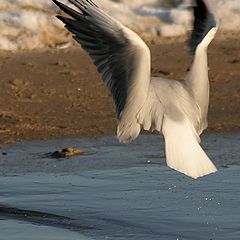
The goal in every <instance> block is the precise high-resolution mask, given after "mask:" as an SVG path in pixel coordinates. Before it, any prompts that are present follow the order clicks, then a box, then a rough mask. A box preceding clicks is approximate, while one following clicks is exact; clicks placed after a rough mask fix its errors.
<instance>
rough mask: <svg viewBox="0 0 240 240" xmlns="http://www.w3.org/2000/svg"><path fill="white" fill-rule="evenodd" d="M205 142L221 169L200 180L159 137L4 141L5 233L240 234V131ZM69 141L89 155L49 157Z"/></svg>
mask: <svg viewBox="0 0 240 240" xmlns="http://www.w3.org/2000/svg"><path fill="white" fill-rule="evenodd" d="M203 142H204V148H205V149H206V151H207V152H208V153H209V155H210V157H211V158H212V159H213V160H214V162H215V163H216V164H217V166H218V168H219V172H218V173H216V174H212V175H210V176H207V177H204V178H201V179H198V180H193V179H190V178H188V177H186V176H184V175H182V174H179V173H177V172H175V171H173V170H170V169H169V168H167V167H166V166H164V161H163V158H164V153H163V142H162V138H160V137H159V136H141V137H140V138H139V139H138V140H137V141H136V142H135V143H133V144H130V145H127V146H124V145H121V144H119V143H117V141H116V139H115V138H112V137H107V138H97V139H80V140H58V141H45V142H26V143H20V144H16V145H13V146H7V147H4V148H2V149H1V151H2V152H4V153H5V154H4V155H0V171H1V176H0V183H1V188H0V216H1V220H0V221H1V222H0V238H1V240H16V239H18V240H25V239H31V240H35V239H36V240H38V239H51V240H53V239H69V240H71V239H76V240H82V239H83V240H85V239H87V238H85V237H83V236H86V237H88V238H89V239H96V240H103V239H111V240H131V239H133V240H134V239H139V240H146V239H151V240H161V239H163V240H165V239H169V240H176V239H179V240H180V239H196V240H202V239H215V240H225V239H231V240H238V239H239V235H240V228H239V227H240V226H239V222H240V209H239V198H240V192H239V184H240V177H239V171H240V166H239V165H240V155H239V142H240V135H239V134H207V135H204V138H203ZM65 146H73V147H77V148H82V149H83V150H84V151H85V155H82V156H81V155H80V156H75V157H73V158H71V159H49V158H44V157H43V156H44V153H46V152H49V151H55V150H56V149H60V148H62V147H65ZM149 161H150V162H149ZM160 162H161V164H159V163H160ZM30 236H32V237H31V238H30Z"/></svg>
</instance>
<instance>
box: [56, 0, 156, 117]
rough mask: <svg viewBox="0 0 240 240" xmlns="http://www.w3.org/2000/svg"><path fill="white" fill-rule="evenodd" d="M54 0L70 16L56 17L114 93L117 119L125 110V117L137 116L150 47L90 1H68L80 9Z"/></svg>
mask: <svg viewBox="0 0 240 240" xmlns="http://www.w3.org/2000/svg"><path fill="white" fill-rule="evenodd" d="M53 2H54V3H55V4H56V5H57V6H58V7H59V8H60V9H61V10H63V11H64V12H65V13H66V14H68V15H69V16H70V17H71V18H69V17H63V16H57V17H58V18H59V19H60V20H61V21H62V22H63V23H64V24H65V27H66V28H67V29H68V30H69V31H70V32H72V33H73V34H74V36H73V38H74V39H75V40H76V41H77V42H78V43H79V44H80V45H81V46H82V48H83V49H84V50H86V51H87V52H88V54H89V55H90V57H91V58H92V60H93V62H94V64H95V65H96V67H97V70H98V72H99V73H100V74H101V76H102V79H103V81H104V82H105V83H106V85H107V88H108V89H109V91H110V92H111V94H112V96H113V99H114V101H115V105H116V111H117V117H118V119H120V116H122V115H124V114H123V112H124V111H125V112H126V114H125V115H126V116H131V117H134V116H136V115H137V113H138V111H139V110H140V108H141V107H142V106H143V104H144V101H145V99H146V97H147V92H148V86H149V83H150V69H151V67H150V62H151V59H150V50H149V48H148V47H147V46H146V44H145V43H144V42H143V41H142V39H141V38H140V37H139V36H138V35H137V34H136V33H134V32H133V31H131V30H130V29H127V28H126V27H124V26H123V25H122V24H120V23H119V22H118V21H116V20H115V19H113V18H112V17H110V16H109V15H107V14H106V13H104V12H103V11H102V10H101V9H100V8H99V7H98V6H97V5H96V4H95V3H94V2H93V1H91V0H69V2H70V3H72V4H74V5H75V6H76V7H77V8H78V9H79V11H76V10H74V9H72V8H70V7H68V6H66V5H64V4H63V3H61V2H58V1H57V0H53ZM127 105H132V106H134V107H132V108H129V107H126V106H127ZM123 110H124V111H123Z"/></svg>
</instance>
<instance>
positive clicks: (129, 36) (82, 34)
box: [52, 0, 218, 179]
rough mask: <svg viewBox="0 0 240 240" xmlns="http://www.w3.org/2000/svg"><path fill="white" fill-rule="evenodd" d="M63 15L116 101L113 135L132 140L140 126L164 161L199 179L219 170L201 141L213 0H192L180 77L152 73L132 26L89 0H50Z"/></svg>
mask: <svg viewBox="0 0 240 240" xmlns="http://www.w3.org/2000/svg"><path fill="white" fill-rule="evenodd" d="M52 1H53V2H54V3H55V4H56V5H57V6H58V7H59V8H60V9H61V10H62V11H63V12H65V13H66V14H67V16H57V18H58V19H59V20H61V21H62V22H63V23H64V24H65V28H66V29H68V30H69V31H70V32H71V33H72V34H73V38H74V39H75V40H76V41H77V42H78V43H79V44H80V45H81V47H82V48H83V49H84V50H85V51H86V52H87V53H88V54H89V56H90V58H91V59H92V61H93V63H94V64H95V65H96V67H97V71H98V72H99V74H100V75H101V77H102V80H103V82H104V83H105V84H106V86H107V88H108V90H109V91H110V93H111V95H112V97H113V100H114V102H115V105H116V117H117V124H118V126H117V137H118V139H119V141H120V142H122V143H129V142H131V141H133V140H134V139H136V138H137V137H138V135H139V134H140V131H141V130H142V129H144V130H147V131H157V132H159V133H161V134H163V136H164V139H165V152H166V163H167V165H168V166H169V167H170V168H172V169H174V170H176V171H178V172H181V173H183V174H185V175H187V176H189V177H192V178H194V179H197V178H198V177H202V176H205V175H208V174H211V173H214V172H216V171H217V169H216V167H215V166H214V164H213V163H212V161H211V160H210V159H209V158H208V156H207V154H206V153H205V152H204V150H203V149H202V147H201V146H200V135H201V133H202V132H203V130H205V129H206V128H207V114H208V105H209V78H208V57H207V49H208V46H209V44H210V43H211V42H212V40H213V39H214V37H215V34H216V32H217V29H218V20H217V17H216V13H215V12H216V11H215V3H214V1H213V0H196V1H195V4H194V6H193V12H194V17H195V18H194V22H193V30H192V34H191V36H190V39H189V42H188V46H189V48H190V52H191V53H192V55H193V62H192V65H191V68H190V71H189V73H188V74H187V76H186V77H185V78H184V80H181V81H179V80H172V79H166V78H162V77H151V52H150V49H149V47H148V46H147V45H146V43H145V42H144V41H143V40H142V39H141V38H140V37H139V36H138V35H137V34H136V33H135V32H134V31H132V30H130V29H129V28H127V27H126V26H124V25H123V24H121V23H120V22H119V21H117V20H116V19H114V18H113V17H111V16H110V15H108V14H107V13H105V12H104V11H103V10H102V9H100V7H99V6H98V5H97V4H96V3H94V2H93V1H92V0H69V2H70V3H71V4H73V5H75V7H76V8H75V9H77V10H75V9H72V8H70V7H68V6H66V5H65V4H63V3H61V2H59V1H57V0H52Z"/></svg>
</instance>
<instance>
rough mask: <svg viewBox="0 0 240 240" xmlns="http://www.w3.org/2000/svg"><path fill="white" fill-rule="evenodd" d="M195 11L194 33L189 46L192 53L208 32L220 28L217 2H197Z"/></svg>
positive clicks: (198, 0) (197, 0)
mask: <svg viewBox="0 0 240 240" xmlns="http://www.w3.org/2000/svg"><path fill="white" fill-rule="evenodd" d="M193 9H194V23H193V31H192V34H191V37H190V39H189V44H188V45H189V48H190V51H191V52H192V53H194V52H195V50H196V48H197V46H198V45H199V44H200V43H201V42H202V40H203V39H204V38H205V37H206V35H207V34H208V32H209V31H210V30H211V29H213V28H217V27H218V19H217V17H216V2H215V0H196V5H195V6H194V8H193Z"/></svg>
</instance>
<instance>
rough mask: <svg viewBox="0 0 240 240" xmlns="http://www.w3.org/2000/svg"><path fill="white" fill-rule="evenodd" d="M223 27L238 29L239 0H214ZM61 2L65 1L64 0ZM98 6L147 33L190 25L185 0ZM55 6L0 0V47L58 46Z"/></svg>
mask: <svg viewBox="0 0 240 240" xmlns="http://www.w3.org/2000/svg"><path fill="white" fill-rule="evenodd" d="M217 1H218V13H219V18H220V20H221V29H222V30H223V31H239V27H240V1H239V0H217ZM63 2H66V0H64V1H63ZM96 2H97V3H98V4H99V6H100V7H102V8H103V9H104V10H105V11H106V12H108V13H109V14H111V15H112V16H113V17H115V18H116V19H118V20H120V21H121V22H122V23H123V24H125V25H127V26H129V27H130V28H132V29H133V30H135V31H137V32H139V33H142V34H143V33H144V34H145V35H147V36H156V35H161V36H179V35H183V34H186V32H187V31H189V29H190V28H191V19H192V14H191V12H190V11H189V10H188V6H189V2H190V1H189V0H185V1H175V2H179V4H178V6H177V7H175V8H170V7H169V4H166V3H169V2H174V1H164V0H162V1H159V0H134V1H128V0H122V1H111V0H96ZM57 11H58V9H57V8H56V7H55V6H54V4H53V3H52V2H51V0H39V1H36V0H23V1H20V0H0V28H1V32H0V49H7V50H17V49H34V48H42V47H49V46H62V45H63V44H64V43H65V42H66V41H69V39H70V37H69V36H68V37H66V31H64V30H63V25H62V24H61V23H60V22H59V21H58V20H56V19H55V17H54V16H55V15H56V12H57Z"/></svg>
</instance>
